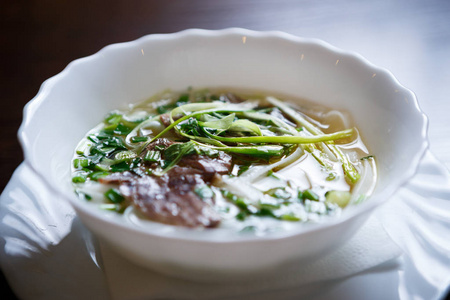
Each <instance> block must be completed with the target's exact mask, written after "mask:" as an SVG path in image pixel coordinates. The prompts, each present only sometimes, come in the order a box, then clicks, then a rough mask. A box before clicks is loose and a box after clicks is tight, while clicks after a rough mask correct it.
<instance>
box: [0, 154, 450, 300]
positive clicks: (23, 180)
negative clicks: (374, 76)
mask: <svg viewBox="0 0 450 300" xmlns="http://www.w3.org/2000/svg"><path fill="white" fill-rule="evenodd" d="M376 216H377V218H378V219H379V220H381V222H382V224H383V226H384V228H385V229H386V231H387V232H388V233H389V234H390V236H391V237H392V239H393V240H394V241H395V242H396V243H397V244H398V245H399V246H400V247H401V248H402V249H403V251H404V253H403V255H402V256H401V257H400V259H398V260H396V261H392V262H390V263H388V264H384V265H380V266H378V267H375V268H373V269H371V270H369V271H366V272H363V273H362V274H358V275H355V276H352V277H350V278H344V279H342V280H337V281H331V282H330V281H329V282H321V283H319V284H314V285H309V286H307V287H305V286H302V287H299V288H297V289H295V288H294V289H290V290H283V291H279V290H276V291H269V292H267V291H266V292H265V293H264V294H263V295H261V294H259V295H253V297H250V296H248V295H243V296H242V299H252V298H254V299H292V298H293V297H295V298H298V297H299V296H308V298H311V297H313V296H314V297H315V299H363V298H364V299H440V298H443V297H445V295H446V291H447V288H448V286H449V283H450V256H449V253H450V239H449V237H450V174H449V172H448V170H446V169H445V168H443V167H442V164H441V163H440V162H439V161H437V160H436V159H435V158H434V156H433V155H432V154H430V153H429V152H428V153H427V155H426V156H425V157H424V159H423V161H422V163H421V165H420V167H419V170H418V173H417V174H416V176H415V177H414V178H413V179H412V180H411V181H410V182H409V183H408V184H407V185H406V186H405V187H403V188H401V189H400V190H399V192H398V193H397V194H396V195H395V197H394V199H392V200H391V201H389V202H388V203H387V204H386V205H384V206H383V207H382V208H381V209H379V210H378V211H377V212H376ZM0 220H1V222H0V234H1V236H2V241H3V243H4V245H2V246H3V247H1V249H0V263H1V267H2V269H3V271H4V273H5V276H6V277H7V279H8V281H9V282H10V284H11V286H12V289H13V290H14V291H15V293H16V294H17V296H18V297H20V298H21V299H24V300H27V299H62V298H64V299H100V300H101V299H111V298H117V297H116V296H117V295H114V294H112V295H111V294H110V293H111V291H110V289H109V287H108V281H107V276H108V274H107V273H106V272H105V271H104V268H103V267H102V264H101V251H100V247H99V244H98V243H97V241H96V239H95V238H94V237H93V236H92V234H91V233H90V232H89V231H88V230H87V229H86V228H85V227H84V226H83V225H82V224H81V223H80V221H79V219H78V218H77V217H76V215H75V213H74V211H73V209H72V208H71V207H70V206H69V204H68V203H67V202H65V201H63V200H62V199H57V198H55V197H52V193H51V191H49V190H48V189H47V188H46V187H45V185H44V184H43V183H42V181H41V179H40V178H39V177H38V176H36V174H34V173H33V171H32V170H31V169H30V168H29V167H28V166H27V165H26V164H22V165H21V166H20V167H19V168H18V169H17V170H16V172H15V173H14V175H13V177H12V179H11V181H10V183H9V184H8V186H7V187H6V188H5V190H4V192H3V194H2V195H1V198H0ZM169 293H170V292H169ZM169 293H168V296H167V297H169ZM159 299H161V298H159ZM233 299H238V298H236V297H233Z"/></svg>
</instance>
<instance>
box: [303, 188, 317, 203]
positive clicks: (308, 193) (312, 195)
mask: <svg viewBox="0 0 450 300" xmlns="http://www.w3.org/2000/svg"><path fill="white" fill-rule="evenodd" d="M302 198H303V199H309V200H313V201H319V196H318V195H317V194H316V193H314V192H313V191H312V190H310V189H307V190H304V191H303V193H302Z"/></svg>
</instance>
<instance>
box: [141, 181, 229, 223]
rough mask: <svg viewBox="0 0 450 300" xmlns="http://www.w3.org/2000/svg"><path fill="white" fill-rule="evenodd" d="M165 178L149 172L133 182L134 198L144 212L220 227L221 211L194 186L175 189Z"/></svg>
mask: <svg viewBox="0 0 450 300" xmlns="http://www.w3.org/2000/svg"><path fill="white" fill-rule="evenodd" d="M161 180H164V178H161V179H160V180H158V178H155V177H150V176H146V177H142V178H140V179H139V180H138V181H137V183H136V184H134V185H133V190H132V201H133V203H134V205H135V206H136V207H138V208H139V210H140V211H141V212H142V213H143V214H144V215H146V216H148V217H149V218H150V219H151V220H154V221H157V222H161V223H165V224H171V225H179V226H185V227H216V226H217V225H218V224H219V223H220V216H219V214H218V213H217V212H216V211H215V210H214V209H213V208H212V207H211V205H209V204H208V203H206V202H204V201H203V200H202V199H200V198H199V197H198V196H197V194H195V193H194V191H193V190H190V189H186V190H184V191H182V190H180V189H175V188H173V187H169V185H168V184H167V183H161V182H160V181H161ZM185 183H186V182H185ZM187 185H189V184H187ZM183 186H184V187H186V185H183Z"/></svg>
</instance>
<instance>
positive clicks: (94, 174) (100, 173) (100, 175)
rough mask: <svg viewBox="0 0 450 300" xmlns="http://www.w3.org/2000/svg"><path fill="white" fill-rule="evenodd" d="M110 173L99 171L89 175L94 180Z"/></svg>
mask: <svg viewBox="0 0 450 300" xmlns="http://www.w3.org/2000/svg"><path fill="white" fill-rule="evenodd" d="M110 174H111V173H109V172H104V171H97V172H92V173H91V174H89V175H88V177H89V178H90V179H92V180H94V181H98V180H99V179H100V178H104V177H106V176H108V175H110Z"/></svg>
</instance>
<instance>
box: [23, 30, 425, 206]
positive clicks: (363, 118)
mask: <svg viewBox="0 0 450 300" xmlns="http://www.w3.org/2000/svg"><path fill="white" fill-rule="evenodd" d="M189 86H192V87H195V88H203V87H232V88H237V89H241V88H245V89H250V90H257V91H267V92H268V93H270V92H274V93H278V94H279V93H282V94H284V95H287V96H292V97H294V98H299V97H300V98H304V99H307V100H311V101H314V102H317V103H319V104H321V105H325V106H328V107H332V108H336V109H342V110H345V111H348V112H349V113H350V114H351V116H352V118H353V120H354V123H355V124H356V126H357V127H358V128H359V130H360V132H361V134H362V136H363V138H364V140H365V143H366V145H367V146H368V148H369V150H370V152H371V153H372V154H373V155H375V157H376V159H377V164H378V171H379V181H378V183H377V188H376V192H375V194H374V195H373V197H372V199H371V200H370V201H368V203H367V204H363V205H361V207H364V206H366V205H369V206H370V205H373V204H370V203H377V202H382V201H384V200H385V199H386V198H388V197H389V196H390V195H392V193H393V192H394V191H395V190H396V189H397V188H398V187H399V185H401V184H402V183H404V182H405V181H406V180H407V179H408V178H409V177H410V176H412V175H413V173H414V172H415V168H416V166H417V164H418V162H419V160H420V158H421V155H422V154H423V152H424V150H425V148H426V146H427V142H426V133H425V131H426V118H425V117H424V115H423V114H422V113H421V112H420V110H419V109H418V106H417V101H416V100H415V98H414V95H413V94H412V93H411V92H410V91H408V90H406V89H405V88H403V87H402V86H400V85H399V84H398V83H397V81H396V80H395V79H394V77H393V76H392V75H391V74H390V73H388V72H387V71H385V70H383V69H380V68H377V67H374V66H372V65H371V64H369V63H368V62H366V61H365V60H364V59H363V58H361V57H359V56H358V55H354V54H350V53H348V52H344V51H341V50H338V49H335V48H333V47H331V46H329V45H327V44H325V43H323V42H320V41H316V40H306V39H301V38H296V37H292V36H288V35H285V34H281V33H273V32H267V33H259V32H252V31H247V30H241V29H231V30H223V31H204V30H189V31H184V32H181V33H177V34H169V35H152V36H147V37H144V38H141V39H139V40H136V41H133V42H130V43H124V44H117V45H112V46H108V47H106V48H104V49H102V50H101V51H100V52H98V53H97V54H95V55H93V56H90V57H87V58H83V59H80V60H77V61H75V62H73V63H71V64H70V65H69V66H68V67H67V68H66V69H65V70H64V71H63V72H62V73H60V74H58V75H57V76H55V77H53V78H51V79H49V80H48V81H46V82H45V83H44V84H43V86H42V87H41V90H40V92H39V93H38V95H37V96H36V97H35V99H34V100H33V101H32V102H30V104H28V106H27V108H26V110H25V112H26V115H25V118H24V123H23V125H22V127H21V131H20V139H21V142H22V144H23V147H24V152H25V157H26V160H27V161H28V162H29V163H30V165H31V166H32V167H33V169H34V170H35V171H37V172H38V173H39V174H40V175H42V176H43V177H44V178H45V179H46V181H47V182H48V183H49V185H51V186H52V187H53V188H54V189H55V190H56V191H57V192H59V193H60V194H61V195H64V196H65V197H68V198H70V199H74V195H73V192H72V186H71V184H70V161H71V158H72V155H73V151H74V148H75V146H76V144H77V143H78V141H79V140H80V139H81V138H82V137H83V136H84V135H85V133H86V132H87V131H88V130H89V129H91V128H92V127H93V126H95V125H96V124H98V123H99V122H100V120H101V119H102V118H103V117H104V116H105V114H106V113H108V112H109V111H111V110H113V109H117V108H122V107H125V106H126V105H127V104H129V103H135V102H139V101H142V100H144V99H146V98H147V97H149V96H151V95H153V94H154V93H157V92H159V91H162V90H164V89H167V88H170V89H173V90H183V89H185V88H187V87H189ZM358 209H360V208H358ZM361 209H364V208H361ZM356 213H357V212H356Z"/></svg>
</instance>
